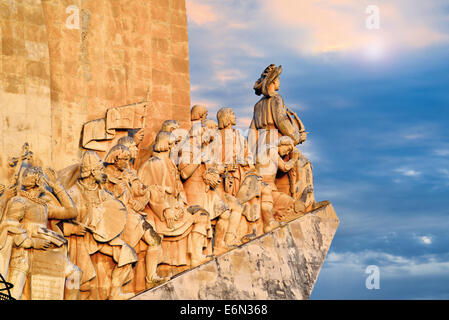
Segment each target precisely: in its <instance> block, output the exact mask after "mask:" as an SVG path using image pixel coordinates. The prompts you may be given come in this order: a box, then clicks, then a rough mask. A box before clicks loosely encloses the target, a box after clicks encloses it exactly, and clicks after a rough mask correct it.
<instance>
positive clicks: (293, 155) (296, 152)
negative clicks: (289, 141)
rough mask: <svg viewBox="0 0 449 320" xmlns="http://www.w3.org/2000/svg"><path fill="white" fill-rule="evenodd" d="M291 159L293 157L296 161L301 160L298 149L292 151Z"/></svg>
mask: <svg viewBox="0 0 449 320" xmlns="http://www.w3.org/2000/svg"><path fill="white" fill-rule="evenodd" d="M291 157H292V159H293V160H295V161H296V160H298V159H299V151H298V149H294V150H293V151H292V153H291Z"/></svg>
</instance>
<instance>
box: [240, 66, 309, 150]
mask: <svg viewBox="0 0 449 320" xmlns="http://www.w3.org/2000/svg"><path fill="white" fill-rule="evenodd" d="M281 73H282V66H279V67H276V65H274V64H270V65H269V66H268V67H266V68H265V70H264V71H263V73H262V74H261V76H260V78H259V79H258V80H257V81H256V83H255V84H254V91H255V93H256V95H258V96H260V95H262V96H263V97H262V98H261V99H260V100H259V101H258V102H257V103H256V105H255V106H254V115H253V119H252V122H251V125H250V134H249V137H248V139H249V143H250V145H251V147H252V148H255V147H256V146H257V145H261V144H266V143H271V142H274V141H276V140H277V139H278V138H279V137H281V136H288V137H290V138H292V139H293V141H294V144H295V145H298V144H301V143H303V142H304V141H306V136H307V132H305V128H304V125H303V123H302V121H301V119H299V117H298V116H297V115H296V113H294V112H293V111H292V110H290V109H289V108H287V107H286V106H285V104H284V100H283V99H282V96H281V95H280V94H279V93H278V90H279V86H280V82H279V76H280V74H281ZM259 139H264V140H263V141H262V142H260V141H259ZM254 151H255V150H254ZM254 153H255V152H254Z"/></svg>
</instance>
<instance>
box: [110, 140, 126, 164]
mask: <svg viewBox="0 0 449 320" xmlns="http://www.w3.org/2000/svg"><path fill="white" fill-rule="evenodd" d="M120 156H129V157H130V156H131V152H130V151H129V148H128V147H127V146H125V145H123V144H116V145H115V146H113V147H112V148H111V150H109V153H108V155H107V156H106V158H105V159H104V162H106V163H107V164H112V163H115V162H116V161H117V159H118V157H120Z"/></svg>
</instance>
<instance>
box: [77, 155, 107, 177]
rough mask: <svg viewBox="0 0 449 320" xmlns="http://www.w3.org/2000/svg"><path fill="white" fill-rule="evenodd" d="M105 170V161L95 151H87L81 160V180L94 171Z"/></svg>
mask: <svg viewBox="0 0 449 320" xmlns="http://www.w3.org/2000/svg"><path fill="white" fill-rule="evenodd" d="M100 168H103V161H102V160H101V158H100V156H99V155H98V154H97V153H96V152H95V151H91V150H89V151H86V152H85V153H84V154H83V158H82V159H81V173H80V176H81V178H86V177H88V176H90V175H91V174H92V171H94V170H97V169H100Z"/></svg>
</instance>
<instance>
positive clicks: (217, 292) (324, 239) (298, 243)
mask: <svg viewBox="0 0 449 320" xmlns="http://www.w3.org/2000/svg"><path fill="white" fill-rule="evenodd" d="M338 224H339V220H338V217H337V215H336V213H335V211H334V209H333V207H332V205H330V204H329V205H327V206H325V207H322V208H319V209H317V210H315V211H313V212H311V213H308V214H306V215H305V216H302V217H300V218H298V219H296V220H293V221H291V222H289V223H287V224H286V225H284V226H282V227H280V228H278V229H275V230H273V231H272V232H270V233H267V234H264V235H263V236H261V237H259V238H257V239H255V240H253V241H251V242H248V243H246V244H245V245H243V246H240V247H239V248H236V249H234V250H232V251H230V252H227V253H225V254H223V255H221V256H219V257H216V258H215V259H214V260H212V261H210V262H208V263H206V264H203V265H201V266H199V267H197V268H195V269H193V270H189V271H186V272H185V273H182V274H180V275H178V276H176V277H175V278H173V279H172V280H170V281H169V282H167V283H165V284H163V285H161V286H159V287H156V288H153V289H151V290H148V291H145V292H143V293H141V294H139V295H137V296H136V297H134V298H133V299H136V300H161V299H187V300H196V299H201V300H208V299H219V300H222V299H224V300H229V299H233V300H234V299H237V300H239V299H243V300H249V299H270V300H271V299H308V298H309V296H310V294H311V292H312V289H313V286H314V284H315V281H316V279H317V277H318V274H319V272H320V269H321V266H322V264H323V262H324V259H325V257H326V254H327V251H328V249H329V247H330V245H331V242H332V239H333V237H334V234H335V232H336V230H337V227H338Z"/></svg>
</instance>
